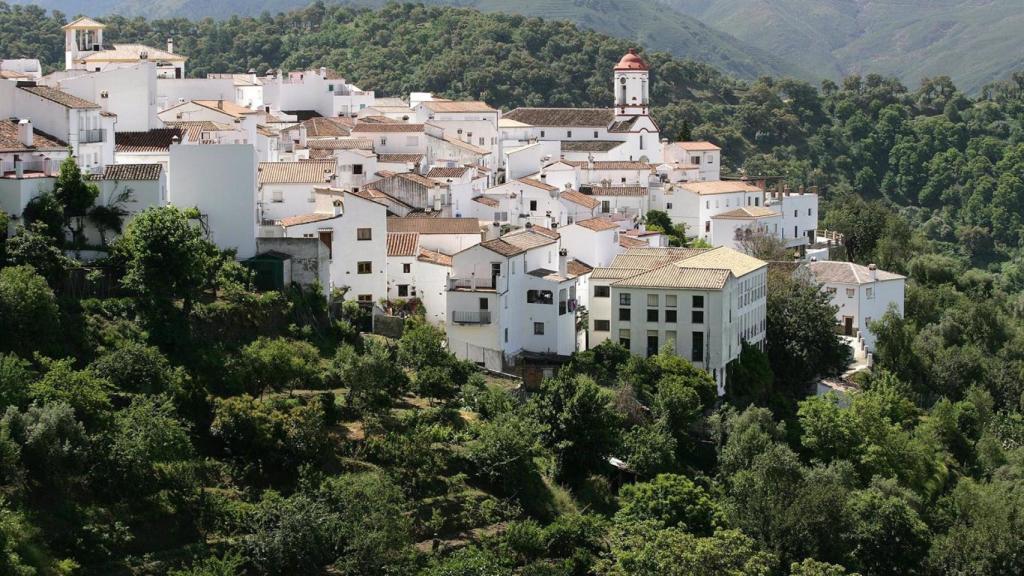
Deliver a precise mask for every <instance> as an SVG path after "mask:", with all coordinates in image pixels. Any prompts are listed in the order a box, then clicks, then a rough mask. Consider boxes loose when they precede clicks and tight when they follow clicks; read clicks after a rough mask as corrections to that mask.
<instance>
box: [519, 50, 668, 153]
mask: <svg viewBox="0 0 1024 576" xmlns="http://www.w3.org/2000/svg"><path fill="white" fill-rule="evenodd" d="M613 82H614V86H613V89H614V90H613V93H614V94H615V101H614V106H613V107H611V108H516V109H515V110H511V111H509V112H507V113H505V114H504V115H503V116H502V119H501V126H500V128H501V133H502V139H503V145H504V146H503V147H504V149H505V150H506V154H507V155H508V156H509V162H510V163H513V164H514V160H515V157H516V156H517V155H521V154H526V155H528V156H529V157H531V159H532V157H534V156H538V155H539V156H540V157H541V158H548V159H549V161H556V160H564V161H570V162H572V161H633V162H660V161H661V158H662V150H661V147H662V143H661V139H660V132H659V129H658V125H657V124H656V123H655V122H654V119H653V118H651V116H650V95H649V94H650V67H649V66H648V64H647V62H646V61H645V60H644V59H643V58H642V57H641V56H640V55H639V54H637V52H636V50H635V49H630V50H629V52H628V53H626V54H625V55H624V56H623V57H622V59H621V60H619V63H618V64H616V65H615V68H614V70H613ZM531 149H532V150H531ZM512 169H513V170H514V167H513V168H512Z"/></svg>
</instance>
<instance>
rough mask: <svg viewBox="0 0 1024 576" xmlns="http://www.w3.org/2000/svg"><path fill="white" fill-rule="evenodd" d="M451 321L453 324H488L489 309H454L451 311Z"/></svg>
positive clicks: (489, 321)
mask: <svg viewBox="0 0 1024 576" xmlns="http://www.w3.org/2000/svg"><path fill="white" fill-rule="evenodd" d="M452 322H453V323H455V324H490V323H491V312H490V310H476V311H474V310H462V311H459V310H456V311H453V312H452Z"/></svg>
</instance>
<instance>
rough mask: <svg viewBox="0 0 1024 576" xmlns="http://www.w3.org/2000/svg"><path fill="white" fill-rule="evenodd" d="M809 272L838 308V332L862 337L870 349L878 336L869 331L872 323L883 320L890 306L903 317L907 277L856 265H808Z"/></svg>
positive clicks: (830, 263) (872, 266) (822, 263)
mask: <svg viewBox="0 0 1024 576" xmlns="http://www.w3.org/2000/svg"><path fill="white" fill-rule="evenodd" d="M807 270H808V271H809V272H810V273H811V275H812V276H813V278H814V280H815V281H816V282H818V283H819V284H821V285H822V289H823V290H825V292H827V293H828V294H829V296H830V297H831V298H832V304H833V305H834V306H836V307H837V308H838V310H836V325H837V326H838V330H839V332H840V333H841V334H844V335H846V336H860V337H862V338H863V339H864V344H865V346H866V348H867V349H868V350H874V348H875V334H874V333H872V332H871V330H870V328H868V326H869V324H870V323H871V322H872V321H873V320H879V319H881V318H882V316H883V315H884V314H885V313H886V312H887V311H888V310H889V308H890V306H892V307H894V308H895V310H896V313H897V314H899V315H900V316H903V301H904V289H905V284H906V278H905V277H904V276H900V275H899V274H894V273H892V272H886V271H884V270H878V269H877V268H876V267H875V265H874V264H871V265H869V266H861V265H860V264H854V263H853V262H832V261H825V262H808V263H807Z"/></svg>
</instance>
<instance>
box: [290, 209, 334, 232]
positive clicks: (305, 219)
mask: <svg viewBox="0 0 1024 576" xmlns="http://www.w3.org/2000/svg"><path fill="white" fill-rule="evenodd" d="M338 217H339V215H335V214H328V213H324V212H313V213H311V214H300V215H299V216H289V217H287V218H282V219H281V220H280V221H279V222H278V223H279V224H280V225H281V226H284V227H285V228H287V227H288V226H298V225H299V224H309V223H311V222H321V221H323V220H331V219H332V218H338Z"/></svg>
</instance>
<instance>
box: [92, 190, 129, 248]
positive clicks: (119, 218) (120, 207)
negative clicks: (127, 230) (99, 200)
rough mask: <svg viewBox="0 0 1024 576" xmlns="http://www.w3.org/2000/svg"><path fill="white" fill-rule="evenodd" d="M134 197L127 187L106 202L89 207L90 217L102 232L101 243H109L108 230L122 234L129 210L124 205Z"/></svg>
mask: <svg viewBox="0 0 1024 576" xmlns="http://www.w3.org/2000/svg"><path fill="white" fill-rule="evenodd" d="M131 199H132V190H131V189H130V188H129V189H125V190H124V191H122V192H121V193H120V194H118V195H117V196H115V197H113V198H111V199H110V201H109V202H108V203H106V204H97V205H95V206H93V207H92V208H90V209H89V214H88V219H89V222H91V223H92V225H93V226H95V227H96V230H97V231H98V232H99V233H100V243H101V244H103V245H104V246H106V245H107V232H113V233H114V234H120V233H121V230H122V228H123V226H124V219H125V217H126V216H128V214H130V213H129V212H128V210H126V209H125V207H124V205H125V204H126V203H127V202H130V201H131Z"/></svg>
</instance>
